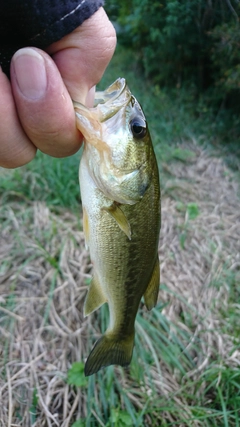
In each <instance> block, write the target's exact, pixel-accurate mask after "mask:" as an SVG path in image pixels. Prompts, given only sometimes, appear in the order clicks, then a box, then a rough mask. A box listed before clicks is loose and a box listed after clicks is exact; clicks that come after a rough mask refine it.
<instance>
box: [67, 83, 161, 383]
mask: <svg viewBox="0 0 240 427" xmlns="http://www.w3.org/2000/svg"><path fill="white" fill-rule="evenodd" d="M74 106H75V111H76V117H77V126H78V129H79V130H80V131H81V133H82V134H83V136H84V150H83V155H82V159H81V163H80V173H79V178H80V187H81V198H82V207H83V230H84V235H85V240H86V246H87V247H89V250H90V257H91V261H92V264H93V278H92V281H91V284H90V287H89V290H88V294H87V297H86V300H85V304H84V315H85V316H88V315H89V314H90V313H92V312H94V311H95V310H96V309H98V308H99V307H100V306H101V305H102V304H104V303H105V302H107V303H108V306H109V314H110V323H109V327H108V329H107V331H106V332H105V334H104V335H103V336H102V337H101V338H100V339H99V340H98V341H97V342H96V343H95V345H94V347H93V349H92V351H91V353H90V355H89V357H88V359H87V362H86V365H85V375H86V376H88V375H91V374H93V373H95V372H97V371H98V370H99V369H100V368H102V367H104V366H109V365H112V364H117V365H121V366H126V365H128V364H129V363H130V361H131V358H132V352H133V346H134V323H135V318H136V315H137V310H138V307H139V303H140V300H141V298H142V296H143V297H144V302H145V304H146V307H147V309H148V310H151V309H152V308H153V307H154V306H155V305H156V302H157V298H158V290H159V280H160V273H159V260H158V241H159V230H160V186H159V174H158V167H157V162H156V158H155V154H154V151H153V146H152V142H151V138H150V134H149V131H148V127H147V123H146V119H145V116H144V114H143V111H142V109H141V107H140V105H139V103H138V102H137V100H136V99H135V97H134V96H133V95H132V94H131V92H130V90H129V88H128V86H127V85H126V82H125V80H124V79H118V80H116V82H115V83H113V84H112V85H111V86H110V87H109V88H108V89H107V90H105V91H103V92H97V93H96V97H95V107H94V108H90V109H88V108H86V107H84V106H83V105H81V104H78V103H74Z"/></svg>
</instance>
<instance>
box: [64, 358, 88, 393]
mask: <svg viewBox="0 0 240 427" xmlns="http://www.w3.org/2000/svg"><path fill="white" fill-rule="evenodd" d="M67 383H68V384H71V385H75V386H76V387H85V386H86V385H87V384H88V379H87V378H86V377H85V375H84V363H82V362H75V363H73V364H72V367H71V369H69V371H68V377H67Z"/></svg>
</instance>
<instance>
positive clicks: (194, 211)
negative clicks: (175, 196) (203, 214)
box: [187, 203, 200, 219]
mask: <svg viewBox="0 0 240 427" xmlns="http://www.w3.org/2000/svg"><path fill="white" fill-rule="evenodd" d="M187 212H188V217H189V219H195V218H197V216H198V215H199V213H200V212H199V207H198V205H197V204H196V203H188V205H187Z"/></svg>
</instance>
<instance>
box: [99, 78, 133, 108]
mask: <svg viewBox="0 0 240 427" xmlns="http://www.w3.org/2000/svg"><path fill="white" fill-rule="evenodd" d="M126 86H127V83H126V80H125V79H124V78H118V79H117V80H116V81H115V82H114V83H113V84H111V86H109V87H108V88H107V89H106V90H104V91H98V92H96V94H95V99H94V107H97V106H98V105H99V104H106V103H109V102H111V103H112V102H113V101H115V100H116V99H117V98H118V97H120V95H121V94H122V93H123V92H124V90H125V89H126Z"/></svg>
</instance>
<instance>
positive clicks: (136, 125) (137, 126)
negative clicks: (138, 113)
mask: <svg viewBox="0 0 240 427" xmlns="http://www.w3.org/2000/svg"><path fill="white" fill-rule="evenodd" d="M130 127H131V131H132V134H133V136H134V138H136V139H142V138H144V136H145V135H146V133H147V128H146V124H145V122H144V121H143V120H139V119H133V120H131V122H130Z"/></svg>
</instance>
